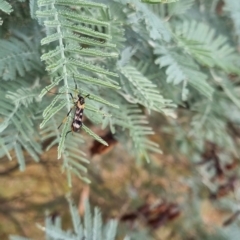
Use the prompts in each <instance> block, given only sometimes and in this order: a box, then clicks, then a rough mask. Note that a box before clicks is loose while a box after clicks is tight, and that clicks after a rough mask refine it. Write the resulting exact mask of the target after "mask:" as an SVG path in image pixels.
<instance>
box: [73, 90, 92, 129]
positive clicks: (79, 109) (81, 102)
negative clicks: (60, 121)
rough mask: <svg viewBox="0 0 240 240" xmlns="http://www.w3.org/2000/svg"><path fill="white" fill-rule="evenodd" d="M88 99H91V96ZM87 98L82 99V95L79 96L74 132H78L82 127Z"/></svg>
mask: <svg viewBox="0 0 240 240" xmlns="http://www.w3.org/2000/svg"><path fill="white" fill-rule="evenodd" d="M86 97H89V94H88V95H87V96H86ZM86 97H85V98H86ZM85 98H84V97H82V96H81V95H78V100H77V102H76V103H75V106H76V110H75V114H74V119H73V122H72V126H71V128H72V132H78V131H79V130H80V128H81V127H82V117H83V110H84V105H85ZM70 132H71V131H70Z"/></svg>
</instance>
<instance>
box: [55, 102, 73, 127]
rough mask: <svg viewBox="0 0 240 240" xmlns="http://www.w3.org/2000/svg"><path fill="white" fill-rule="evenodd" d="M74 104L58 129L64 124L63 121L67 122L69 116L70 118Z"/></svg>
mask: <svg viewBox="0 0 240 240" xmlns="http://www.w3.org/2000/svg"><path fill="white" fill-rule="evenodd" d="M74 106H75V105H74ZM74 106H72V107H71V109H70V110H69V112H68V114H67V116H66V117H65V118H64V119H63V121H62V122H61V124H60V125H59V126H58V129H59V128H60V127H61V126H62V124H63V123H65V122H66V120H67V118H68V116H69V114H70V112H71V111H72V110H73V108H74Z"/></svg>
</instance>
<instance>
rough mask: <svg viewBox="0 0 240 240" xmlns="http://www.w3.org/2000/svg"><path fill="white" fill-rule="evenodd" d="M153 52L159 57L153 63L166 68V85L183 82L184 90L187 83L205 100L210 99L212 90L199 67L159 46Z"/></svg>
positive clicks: (189, 59)
mask: <svg viewBox="0 0 240 240" xmlns="http://www.w3.org/2000/svg"><path fill="white" fill-rule="evenodd" d="M154 52H155V54H157V55H161V56H160V57H158V58H157V59H156V61H155V63H156V64H159V65H160V67H167V68H166V74H167V82H168V83H171V82H172V83H173V84H179V83H181V82H184V85H183V86H184V88H186V83H189V84H190V85H192V86H193V87H194V88H195V89H196V90H198V91H199V92H200V93H202V94H203V95H205V96H206V97H207V98H209V99H211V98H212V94H213V88H212V87H211V86H210V85H209V84H208V83H207V75H206V74H204V73H202V72H201V71H200V69H199V66H198V65H197V64H196V63H195V62H194V61H193V60H192V59H191V58H190V57H188V56H185V55H180V54H179V53H177V52H174V51H172V50H170V49H167V48H165V47H163V46H160V45H157V46H156V48H155V51H154Z"/></svg>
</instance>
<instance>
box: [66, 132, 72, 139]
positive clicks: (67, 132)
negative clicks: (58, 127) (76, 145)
mask: <svg viewBox="0 0 240 240" xmlns="http://www.w3.org/2000/svg"><path fill="white" fill-rule="evenodd" d="M70 132H72V130H71V131H68V132H67V133H66V135H65V138H66V137H67V135H68V134H69V133H70Z"/></svg>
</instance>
